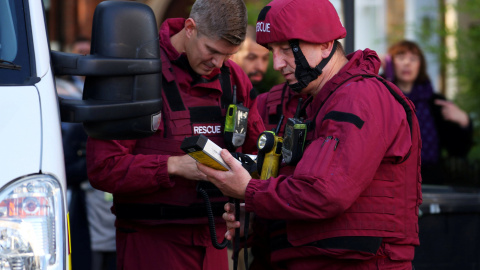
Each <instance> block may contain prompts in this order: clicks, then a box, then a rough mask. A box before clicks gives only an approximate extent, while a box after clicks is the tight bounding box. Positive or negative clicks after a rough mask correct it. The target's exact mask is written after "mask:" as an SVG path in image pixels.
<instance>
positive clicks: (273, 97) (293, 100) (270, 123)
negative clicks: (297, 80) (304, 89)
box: [257, 83, 306, 136]
mask: <svg viewBox="0 0 480 270" xmlns="http://www.w3.org/2000/svg"><path fill="white" fill-rule="evenodd" d="M300 97H303V100H304V101H305V99H306V97H305V96H303V95H300V94H297V93H295V92H294V91H293V90H292V89H291V88H290V87H288V86H287V84H285V83H283V84H279V85H275V86H274V87H272V89H270V91H268V92H266V93H262V94H260V95H258V97H257V107H258V112H259V113H260V116H261V117H262V119H263V123H264V124H265V128H266V129H267V130H274V129H275V128H277V125H278V122H279V121H280V116H281V115H282V114H283V116H284V119H283V121H282V125H281V126H280V131H279V135H280V136H282V135H283V131H284V129H285V123H286V122H287V119H288V118H292V117H293V116H294V115H295V111H296V110H297V104H298V99H299V98H300Z"/></svg>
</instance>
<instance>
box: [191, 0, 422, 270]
mask: <svg viewBox="0 0 480 270" xmlns="http://www.w3.org/2000/svg"><path fill="white" fill-rule="evenodd" d="M345 35H346V31H345V29H344V27H343V26H342V24H341V23H340V20H339V18H338V15H337V13H336V11H335V9H334V7H333V6H332V4H331V3H330V2H329V1H327V0H274V1H272V2H271V3H269V4H268V5H267V6H266V7H265V8H264V9H263V10H262V11H261V13H260V14H259V16H258V22H257V42H258V43H259V44H261V45H263V46H265V47H267V48H269V49H270V51H272V53H273V59H274V68H275V69H276V70H279V71H280V72H282V74H283V76H284V77H285V79H286V81H287V83H288V84H289V86H290V87H291V88H292V89H293V90H295V91H297V92H300V93H302V94H305V95H308V96H309V98H308V99H307V100H306V102H305V103H304V106H303V109H302V111H301V113H300V116H299V119H298V120H299V121H300V122H301V123H305V124H306V126H307V132H306V133H307V134H306V139H305V147H304V148H301V147H297V148H289V149H293V150H295V149H300V150H297V152H296V153H299V155H300V156H301V158H300V159H299V161H298V163H296V162H294V161H292V160H290V161H289V162H288V164H283V167H281V168H280V172H279V176H278V177H272V178H270V179H268V180H266V181H265V180H259V179H252V178H251V177H250V175H249V174H248V172H247V171H245V170H244V169H243V168H242V167H241V166H239V165H237V164H235V162H234V159H233V158H232V157H231V155H230V154H229V153H228V151H225V150H223V151H222V153H221V154H222V158H223V159H224V160H225V162H226V163H227V164H229V165H230V166H231V171H228V172H222V171H217V170H213V169H211V168H208V167H206V166H203V165H201V164H197V166H198V167H199V169H200V170H201V171H202V172H204V173H205V174H206V175H207V179H208V180H209V181H211V182H212V183H214V184H215V185H216V186H217V187H219V188H220V190H221V191H222V192H223V193H224V194H225V195H228V196H231V197H235V198H239V199H244V200H245V206H244V207H245V210H246V211H249V212H254V213H255V215H256V216H257V217H258V218H262V219H267V220H271V221H272V222H271V224H270V227H269V228H270V230H269V231H268V233H266V234H269V235H267V236H269V237H270V238H269V243H270V251H271V254H270V261H271V267H272V268H274V269H302V270H306V269H307V270H308V269H412V263H411V261H412V260H413V257H414V250H415V246H417V245H419V239H418V207H419V205H420V204H421V201H422V199H421V176H420V173H419V172H420V148H421V140H420V135H419V134H420V133H419V127H418V121H417V118H416V116H415V112H414V110H415V109H414V107H413V105H412V103H411V102H410V101H409V100H408V99H407V98H406V97H405V96H404V95H403V94H402V92H401V91H400V90H399V89H398V88H397V87H396V86H395V85H393V84H391V83H389V82H386V81H385V80H383V79H382V78H380V77H379V76H378V75H377V73H378V70H379V68H380V60H379V58H378V56H377V54H376V53H375V52H374V51H372V50H369V49H365V50H363V51H360V50H359V51H356V52H354V53H352V54H350V55H348V56H346V55H345V53H344V51H343V49H342V46H341V44H340V43H339V41H338V39H342V38H344V37H345ZM297 123H298V122H297ZM299 138H302V137H299ZM288 139H290V137H289V136H285V135H284V146H285V145H286V141H287V140H288ZM289 142H290V144H297V145H301V144H299V143H301V142H302V140H301V139H300V140H298V141H289ZM302 149H303V152H302V151H301V150H302ZM287 150H288V149H287ZM282 152H283V154H284V160H285V161H288V160H287V159H285V157H287V156H288V155H286V154H287V153H289V152H288V151H285V149H283V150H282ZM225 209H226V211H227V212H226V213H225V214H224V215H223V217H224V219H225V220H226V221H227V228H228V229H229V230H228V232H227V234H226V237H227V238H228V239H231V238H232V235H233V234H234V232H235V231H234V229H235V228H237V227H239V226H240V222H239V221H236V220H235V218H234V215H233V212H232V211H233V205H231V204H226V206H225ZM255 232H256V233H258V231H255Z"/></svg>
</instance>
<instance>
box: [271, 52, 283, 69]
mask: <svg viewBox="0 0 480 270" xmlns="http://www.w3.org/2000/svg"><path fill="white" fill-rule="evenodd" d="M285 66H286V63H285V60H284V59H283V57H281V56H279V55H278V54H276V53H273V69H275V70H278V71H280V70H281V69H282V68H284V67H285Z"/></svg>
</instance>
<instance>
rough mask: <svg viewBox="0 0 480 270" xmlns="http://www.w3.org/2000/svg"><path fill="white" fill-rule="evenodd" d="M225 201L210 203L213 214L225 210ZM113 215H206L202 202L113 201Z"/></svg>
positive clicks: (133, 217) (148, 217) (129, 217)
mask: <svg viewBox="0 0 480 270" xmlns="http://www.w3.org/2000/svg"><path fill="white" fill-rule="evenodd" d="M224 205H225V202H214V203H212V211H213V215H214V216H216V217H220V216H222V215H223V213H224V212H225V210H224V209H223V207H224ZM114 209H115V215H116V216H117V218H118V219H126V220H164V219H167V220H172V219H188V218H204V217H206V214H205V213H206V211H207V210H206V208H205V205H203V204H193V205H189V206H177V205H167V204H144V203H128V204H124V203H115V204H114Z"/></svg>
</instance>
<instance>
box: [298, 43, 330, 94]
mask: <svg viewBox="0 0 480 270" xmlns="http://www.w3.org/2000/svg"><path fill="white" fill-rule="evenodd" d="M288 42H289V44H290V47H291V48H292V52H293V56H294V57H295V64H296V68H295V78H297V82H296V83H294V84H291V85H290V88H292V89H293V91H295V92H300V91H301V90H302V89H303V88H305V87H307V85H308V84H309V83H311V82H312V81H314V80H316V79H317V78H318V76H320V75H321V74H322V70H323V68H324V67H325V66H326V65H327V64H328V62H329V61H330V59H331V58H332V57H333V55H334V54H335V51H336V50H337V41H334V42H333V48H332V51H331V52H330V54H329V55H328V57H327V58H324V59H322V61H320V63H319V64H318V65H317V66H316V67H314V68H311V67H310V64H308V61H307V59H306V58H305V55H304V54H303V52H302V50H301V49H300V42H299V40H298V39H292V40H289V41H288Z"/></svg>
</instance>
